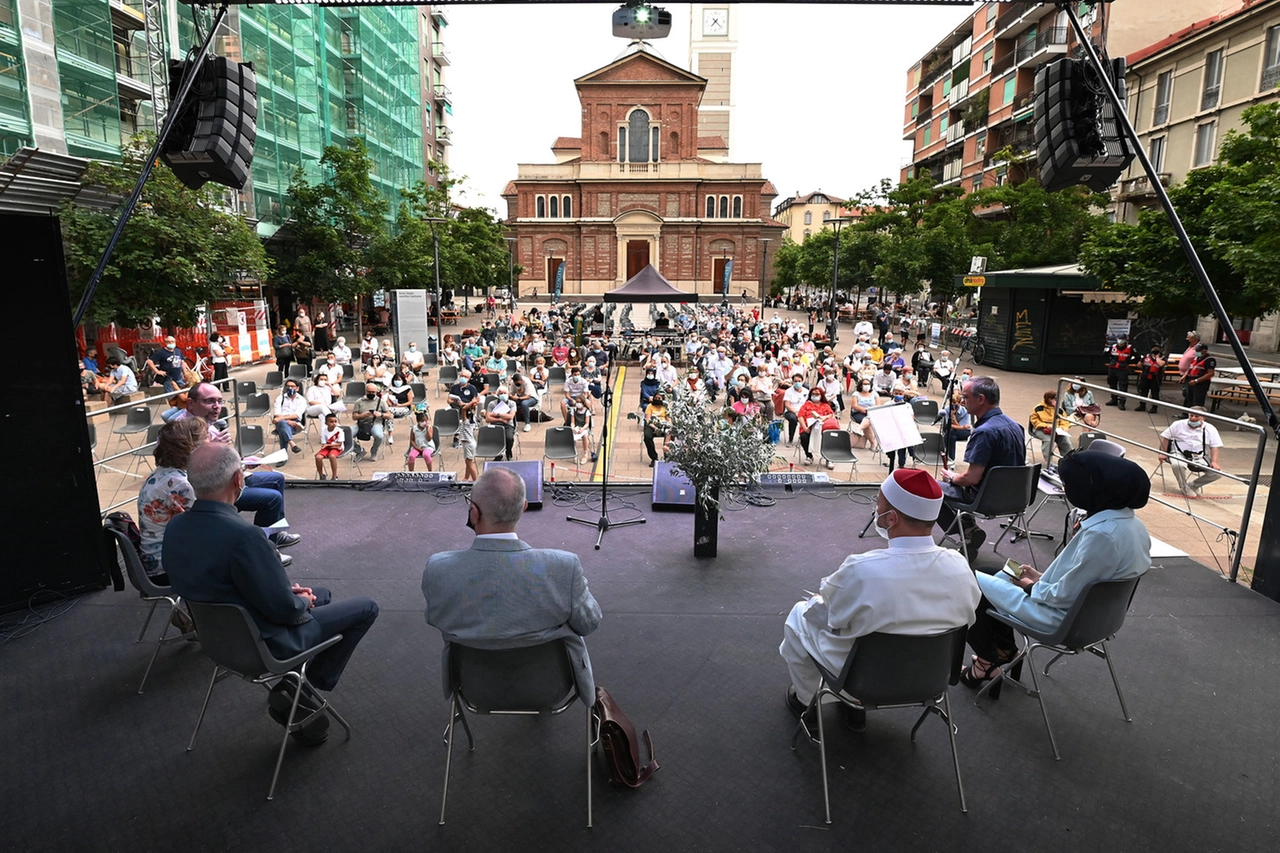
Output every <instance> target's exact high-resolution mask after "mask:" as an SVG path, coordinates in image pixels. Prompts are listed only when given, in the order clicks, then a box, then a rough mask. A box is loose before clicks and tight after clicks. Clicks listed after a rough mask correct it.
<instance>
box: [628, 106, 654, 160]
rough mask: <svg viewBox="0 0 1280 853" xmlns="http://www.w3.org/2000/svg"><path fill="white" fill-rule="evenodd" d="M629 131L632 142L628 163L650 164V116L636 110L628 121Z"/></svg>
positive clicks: (629, 145)
mask: <svg viewBox="0 0 1280 853" xmlns="http://www.w3.org/2000/svg"><path fill="white" fill-rule="evenodd" d="M627 126H628V127H627V131H628V136H629V137H630V142H629V143H628V144H627V161H628V162H631V163H648V162H649V114H648V113H647V112H645V111H644V110H636V111H635V112H633V113H632V114H631V117H630V118H628V119H627Z"/></svg>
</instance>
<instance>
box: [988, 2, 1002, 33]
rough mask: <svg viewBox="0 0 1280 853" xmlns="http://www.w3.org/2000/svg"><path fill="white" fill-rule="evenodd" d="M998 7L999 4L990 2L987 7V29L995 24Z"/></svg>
mask: <svg viewBox="0 0 1280 853" xmlns="http://www.w3.org/2000/svg"><path fill="white" fill-rule="evenodd" d="M999 9H1000V6H999V4H997V3H992V4H991V5H990V6H988V7H987V29H991V28H992V27H994V26H995V25H996V15H998V14H999Z"/></svg>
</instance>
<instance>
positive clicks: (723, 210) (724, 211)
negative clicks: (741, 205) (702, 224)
mask: <svg viewBox="0 0 1280 853" xmlns="http://www.w3.org/2000/svg"><path fill="white" fill-rule="evenodd" d="M720 218H721V219H728V218H729V197H728V196H727V195H722V196H720Z"/></svg>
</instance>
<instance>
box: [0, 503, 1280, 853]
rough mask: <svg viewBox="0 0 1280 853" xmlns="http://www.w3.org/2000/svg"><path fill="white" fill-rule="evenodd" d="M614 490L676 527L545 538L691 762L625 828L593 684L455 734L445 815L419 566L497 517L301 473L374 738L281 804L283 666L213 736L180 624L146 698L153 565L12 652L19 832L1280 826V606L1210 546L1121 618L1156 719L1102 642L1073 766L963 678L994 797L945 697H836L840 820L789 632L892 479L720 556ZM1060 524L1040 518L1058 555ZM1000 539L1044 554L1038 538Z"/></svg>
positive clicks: (20, 838) (225, 716)
mask: <svg viewBox="0 0 1280 853" xmlns="http://www.w3.org/2000/svg"><path fill="white" fill-rule="evenodd" d="M588 494H598V492H588ZM615 494H616V495H618V497H619V498H623V499H625V500H627V501H630V502H631V503H632V504H634V505H635V506H636V507H637V508H639V509H640V510H643V511H644V513H645V514H646V515H647V517H648V523H647V524H644V525H638V526H635V527H627V528H623V529H617V530H612V531H610V532H609V533H608V534H607V535H606V536H605V547H604V549H603V550H602V551H599V552H596V551H593V550H592V545H593V544H594V542H595V530H594V529H592V528H589V527H580V526H578V525H572V524H568V523H566V521H565V516H566V515H567V514H570V513H572V514H576V515H585V516H587V517H594V516H595V515H597V514H598V508H587V507H568V506H560V507H557V506H554V505H553V504H552V503H551V501H550V500H548V504H547V507H546V508H545V509H543V510H542V511H541V512H537V513H531V514H529V515H528V516H527V517H526V519H525V521H524V523H523V525H522V534H523V537H524V538H525V539H526V540H527V541H529V542H530V543H532V544H534V545H535V546H555V547H562V548H568V549H572V550H575V551H577V552H578V553H579V554H581V556H582V560H583V563H584V564H585V565H586V568H587V573H588V577H589V580H590V584H591V588H592V590H593V592H594V593H595V595H596V597H597V598H598V599H599V600H600V603H601V606H602V607H603V609H604V613H605V617H604V622H603V623H602V625H601V627H600V629H599V631H597V632H596V633H595V634H593V635H592V636H591V637H590V638H589V639H588V644H589V646H590V650H591V657H592V660H593V662H594V665H595V670H596V677H597V680H598V682H599V683H601V684H603V685H605V686H607V687H608V688H609V689H610V690H611V691H612V692H613V694H614V696H615V697H616V698H617V699H618V701H619V702H620V703H621V704H622V706H623V707H624V708H625V709H626V711H627V712H628V713H629V714H630V715H631V716H632V718H633V719H634V720H635V721H636V723H637V724H639V725H640V726H647V727H649V728H650V729H652V731H653V734H654V740H655V742H656V746H657V754H658V758H659V759H660V761H661V763H662V770H661V771H660V772H659V773H658V774H657V775H656V776H655V777H654V779H653V780H652V781H651V782H649V783H648V784H647V785H646V786H645V787H644V788H642V789H640V790H637V791H632V790H621V791H619V790H614V789H610V788H608V787H607V785H606V784H605V783H603V782H602V781H600V780H599V779H598V778H597V786H596V789H595V793H596V800H595V803H596V808H595V824H596V825H595V828H594V829H591V830H588V829H586V828H585V825H584V824H585V819H584V818H585V791H584V779H583V756H582V729H583V723H582V719H583V716H582V711H581V709H580V707H576V708H575V709H573V710H571V711H570V712H569V713H568V714H567V715H566V716H565V717H560V718H555V719H550V720H547V719H543V720H533V719H493V718H481V719H479V720H474V721H473V722H472V726H473V730H474V732H475V735H476V751H475V752H474V753H466V752H465V750H460V751H455V755H454V773H453V781H452V783H451V785H450V798H449V800H450V801H449V823H448V824H447V825H445V826H443V827H441V826H437V824H436V820H437V816H438V811H439V797H440V788H441V781H442V777H443V772H444V748H443V746H442V744H441V740H440V734H441V731H442V729H443V727H444V724H445V721H446V707H445V701H444V697H443V696H442V695H441V688H440V673H439V660H440V655H439V652H440V640H439V637H438V635H437V633H436V632H435V630H434V629H431V628H429V627H428V626H427V625H426V624H425V622H424V620H423V615H422V609H423V601H422V595H421V592H420V589H419V583H420V579H421V571H422V566H423V564H424V562H425V560H426V558H427V555H428V554H430V553H432V552H433V551H436V550H440V549H448V548H460V547H467V546H468V544H469V543H470V541H471V535H472V534H471V532H470V531H469V530H467V529H466V528H465V527H464V526H463V522H464V509H463V505H462V503H461V502H460V501H458V500H457V499H456V497H455V498H453V500H454V501H455V502H453V503H451V504H450V503H446V502H442V501H441V500H440V499H439V498H438V497H437V496H436V495H433V494H430V493H418V494H406V493H398V492H364V493H359V492H355V491H349V490H343V489H337V488H305V489H299V488H294V489H290V490H289V492H288V515H289V519H290V520H291V521H292V522H293V523H294V525H295V528H294V529H295V530H297V531H300V532H302V533H303V534H304V538H303V541H302V542H301V543H300V544H299V545H297V546H296V547H294V548H292V549H290V552H289V553H291V554H293V555H294V558H295V563H294V565H293V568H292V575H293V577H294V579H295V580H297V581H299V582H301V583H303V584H308V585H310V584H323V585H327V586H330V587H331V588H332V589H333V590H334V593H335V596H337V597H341V596H344V595H351V594H356V593H365V594H369V595H372V596H373V597H374V598H375V599H376V600H377V601H378V602H379V603H380V605H381V608H382V615H381V617H380V619H379V621H378V624H377V625H375V626H374V628H373V630H372V631H371V632H370V633H369V635H368V636H367V637H366V639H365V641H364V642H363V644H362V645H361V646H360V649H359V650H358V651H357V652H356V655H355V657H354V658H353V659H352V662H351V665H350V666H349V668H348V670H347V673H346V676H345V677H344V678H343V681H342V683H341V685H339V687H338V689H337V690H336V691H335V692H334V694H333V697H332V698H333V700H334V702H335V705H336V706H337V707H338V709H339V710H340V711H342V713H343V714H344V715H345V716H346V717H347V719H348V720H349V721H350V723H351V725H352V726H353V728H354V736H353V737H352V739H351V740H350V741H349V742H346V743H344V742H342V741H341V739H340V738H339V737H336V736H335V737H333V738H331V739H330V742H329V743H327V744H325V745H324V746H321V747H319V748H315V749H302V748H295V747H294V746H292V745H291V746H290V748H289V753H288V755H286V757H285V764H284V769H283V771H282V774H281V779H280V789H279V791H278V792H277V796H276V800H275V801H274V802H267V801H266V800H265V796H266V790H267V786H268V782H269V779H270V774H271V766H272V762H273V761H274V758H275V747H276V744H277V743H278V739H279V733H280V729H279V727H278V726H277V725H276V724H275V723H273V722H272V721H271V719H270V718H269V717H268V716H267V713H266V707H265V705H266V703H265V701H264V699H265V691H263V690H262V689H261V688H257V687H253V686H251V685H248V684H245V683H243V682H241V681H239V680H231V681H226V682H224V683H222V684H220V685H219V686H218V688H217V689H216V690H215V692H214V696H213V700H212V703H211V706H210V716H209V718H208V719H207V720H206V721H205V725H204V728H203V730H202V732H201V735H200V741H199V743H198V744H197V746H196V749H195V751H194V752H192V753H189V754H188V753H186V752H185V751H184V750H185V747H186V743H187V739H188V738H189V736H190V734H191V728H192V726H193V725H194V722H195V717H196V714H197V711H198V709H199V704H200V701H201V699H202V698H203V691H204V688H205V685H206V684H207V680H208V677H209V673H210V666H211V665H210V664H208V663H207V661H206V660H205V659H204V658H203V657H202V656H201V655H200V652H199V646H198V645H197V644H193V643H177V644H175V645H170V646H167V647H166V648H164V649H162V650H161V652H160V656H159V659H158V661H157V663H156V668H155V670H154V671H153V672H152V674H151V678H150V681H149V682H148V686H147V692H146V693H145V694H144V695H141V696H139V695H137V693H136V692H135V691H136V689H137V684H138V680H139V679H140V677H141V675H142V671H143V669H144V668H145V666H146V662H147V658H148V656H149V655H150V653H151V646H149V645H148V644H146V643H143V644H140V645H134V644H133V639H134V637H135V636H136V634H137V631H138V629H139V628H140V626H141V623H142V619H143V616H144V613H145V606H144V605H143V604H142V603H141V602H139V601H138V599H137V597H136V595H134V594H133V593H132V591H130V592H128V593H114V592H110V591H108V592H103V593H98V594H94V595H89V596H85V597H84V598H83V600H81V601H80V602H79V604H78V605H77V606H75V607H74V608H72V609H70V610H69V611H68V612H66V613H65V614H63V615H62V616H60V617H59V618H57V619H54V620H52V621H50V622H48V623H47V624H45V625H43V626H42V627H40V628H39V629H38V630H37V631H35V632H34V633H32V634H30V635H29V636H26V637H24V638H21V639H17V640H14V641H12V642H9V643H7V644H5V645H4V646H3V647H0V667H2V668H0V685H2V688H0V707H2V708H3V718H2V719H3V726H2V727H0V766H2V767H3V773H2V774H0V780H2V781H0V815H2V816H3V818H2V820H0V847H3V848H4V849H6V850H20V851H34V850H58V851H63V850H76V851H79V850H113V851H114V850H128V851H151V850H156V851H170V850H183V851H192V850H231V849H234V850H252V851H257V850H264V851H265V850H269V851H288V850H300V851H301V850H306V851H314V850H352V851H355V850H364V851H396V850H422V849H426V850H444V851H457V850H476V851H526V850H538V851H544V850H573V851H576V850H612V851H636V853H642V852H643V853H651V851H658V850H662V851H702V850H706V851H729V850H744V851H769V850H785V851H789V853H790V851H805V850H822V851H826V850H835V849H853V848H854V847H855V846H856V847H857V848H859V849H870V850H877V849H884V850H979V849H981V850H1014V849H1017V850H1028V851H1041V850H1073V851H1074V850H1106V851H1133V850H1162V851H1183V850H1186V851H1191V850H1194V851H1209V850H1230V851H1251V850H1257V851H1263V850H1266V851H1271V850H1275V849H1280V833H1278V832H1277V813H1278V811H1280V809H1278V808H1277V804H1278V803H1280V796H1278V794H1280V792H1278V791H1277V778H1278V774H1277V761H1278V758H1277V756H1278V755H1280V735H1278V734H1277V726H1276V725H1275V723H1274V718H1275V703H1276V700H1277V698H1280V678H1278V677H1277V674H1276V661H1277V660H1278V659H1280V604H1277V603H1275V602H1272V601H1270V600H1268V599H1265V598H1263V597H1261V596H1258V595H1256V594H1254V593H1252V592H1250V591H1249V590H1248V589H1245V588H1242V587H1239V586H1233V585H1231V584H1229V583H1227V582H1225V581H1223V580H1222V579H1221V578H1220V577H1218V575H1217V574H1215V573H1213V572H1211V571H1210V570H1208V569H1205V568H1204V567H1202V566H1198V565H1196V564H1194V563H1192V562H1190V561H1188V560H1185V559H1178V560H1159V561H1157V565H1156V566H1155V567H1154V568H1153V569H1152V570H1151V572H1150V573H1149V574H1148V575H1147V577H1146V579H1145V580H1144V581H1143V583H1142V585H1141V586H1140V587H1139V589H1138V593H1137V596H1136V598H1135V600H1134V602H1133V610H1132V612H1131V613H1130V615H1129V618H1128V622H1127V624H1126V625H1125V627H1124V629H1123V630H1122V631H1121V633H1120V635H1119V637H1118V638H1117V640H1116V641H1115V643H1114V644H1113V651H1114V653H1115V656H1116V666H1117V669H1118V671H1119V673H1120V677H1121V679H1122V683H1123V685H1124V687H1125V692H1126V698H1127V699H1128V702H1129V707H1130V710H1131V712H1132V714H1133V720H1134V721H1133V722H1132V723H1126V722H1124V720H1123V718H1122V717H1121V713H1120V708H1119V705H1118V703H1117V702H1116V698H1115V695H1114V691H1113V690H1112V688H1111V684H1110V680H1109V678H1108V676H1107V671H1106V665H1105V664H1104V663H1103V662H1101V661H1099V660H1096V659H1093V658H1088V659H1081V660H1068V661H1065V662H1062V663H1060V664H1059V665H1058V666H1056V667H1055V668H1054V669H1053V671H1052V676H1051V677H1050V678H1049V679H1047V682H1046V683H1047V684H1048V687H1047V695H1048V698H1049V702H1050V706H1049V707H1050V712H1051V714H1052V716H1053V720H1054V725H1055V729H1056V730H1057V733H1058V738H1059V743H1060V745H1061V748H1062V754H1063V758H1062V761H1060V762H1056V761H1054V760H1053V754H1052V751H1051V749H1050V747H1049V742H1048V739H1047V737H1046V735H1045V732H1044V726H1043V723H1042V721H1041V718H1040V713H1039V710H1038V708H1037V706H1036V704H1035V702H1034V700H1032V699H1030V698H1028V697H1026V696H1025V695H1023V694H1021V693H1020V692H1019V691H1016V690H1014V689H1011V688H1010V689H1005V691H1004V694H1003V696H1002V697H1001V698H1000V700H999V701H998V702H994V703H991V702H984V704H983V706H982V707H981V708H976V707H975V706H974V705H973V702H972V694H971V693H970V692H969V691H968V690H966V689H965V688H964V687H962V686H958V687H955V688H952V691H951V698H952V703H953V706H954V708H955V712H956V713H955V718H956V723H957V725H958V726H959V733H958V735H957V739H958V745H959V750H960V762H961V767H962V770H963V773H964V780H965V785H966V789H967V793H968V799H969V809H970V811H969V813H968V814H967V815H964V814H961V813H960V811H959V807H958V801H957V797H956V792H955V784H954V779H953V776H952V769H951V764H950V760H951V759H950V754H949V750H948V748H947V740H946V736H945V732H944V731H943V727H942V725H941V724H939V723H938V722H937V721H936V720H933V719H931V720H928V721H926V723H925V725H924V726H923V728H922V729H921V732H920V735H919V738H918V742H917V743H916V744H915V745H914V746H913V745H912V744H911V743H910V742H909V740H908V732H909V729H910V727H911V725H912V724H913V723H914V721H915V714H913V713H912V712H910V711H898V712H892V711H890V712H882V713H873V714H871V715H870V721H869V724H868V726H867V731H866V732H865V733H863V734H854V733H852V732H850V731H848V730H846V729H844V728H843V727H842V726H841V725H840V724H839V718H838V717H837V716H836V714H835V713H834V712H830V711H828V714H829V717H828V720H829V721H830V722H831V725H830V727H829V730H828V731H829V736H830V740H831V749H830V755H831V757H832V764H831V781H832V791H831V797H832V806H833V815H834V818H835V823H834V824H833V825H832V826H831V827H826V826H824V824H823V822H822V783H821V777H820V769H819V759H818V753H817V750H816V749H815V748H813V747H811V746H809V745H807V744H802V745H801V746H800V748H799V749H798V750H797V751H796V752H794V753H793V752H792V751H791V750H790V749H789V746H788V744H789V740H790V736H791V732H792V727H793V724H794V718H793V717H792V716H791V715H790V713H789V712H788V711H787V710H786V709H785V708H784V706H783V691H784V689H785V687H786V684H787V678H786V670H785V667H784V666H783V664H782V661H781V659H780V658H779V657H778V654H777V646H778V643H779V640H780V638H781V631H782V619H783V614H784V613H785V611H786V610H787V609H788V608H789V607H790V605H791V604H792V603H793V602H794V601H796V600H797V599H799V598H800V597H801V596H802V592H801V591H802V590H803V589H805V588H809V589H813V588H814V585H815V584H817V583H818V579H819V578H820V577H822V576H823V575H825V574H828V573H830V572H831V571H833V570H834V569H835V568H836V567H837V566H838V565H839V563H840V561H841V560H842V559H843V557H844V556H845V555H846V554H847V553H849V552H850V551H861V550H867V549H870V548H874V547H878V545H879V540H878V539H876V538H875V536H874V533H873V534H871V536H869V537H868V538H866V539H862V540H859V539H857V532H858V531H859V530H860V529H861V528H862V525H863V524H865V523H866V520H867V518H868V506H867V501H869V499H870V498H871V497H872V496H873V495H874V492H873V491H872V490H871V489H867V490H865V491H860V492H852V491H839V492H837V491H827V492H825V493H817V494H802V495H795V496H785V495H779V498H780V499H779V501H778V503H777V504H776V505H775V506H773V507H769V508H760V507H754V506H748V507H744V508H742V509H741V510H740V511H733V512H730V513H729V514H728V517H727V518H726V520H725V521H723V522H722V523H721V544H720V556H719V557H718V558H717V559H715V560H709V561H697V560H695V559H693V557H692V544H693V532H692V527H693V519H692V517H691V516H689V515H684V514H654V513H652V512H650V511H649V492H648V489H647V488H646V489H644V490H636V489H628V490H621V491H617V492H615ZM1049 512H1050V510H1046V511H1045V513H1042V514H1041V517H1040V518H1038V519H1037V527H1039V528H1040V529H1042V530H1047V531H1053V532H1057V531H1058V530H1060V526H1061V516H1060V514H1059V515H1057V516H1053V517H1048V518H1046V517H1045V516H1046V515H1048V514H1049ZM611 514H612V517H613V519H614V520H615V521H616V520H622V519H624V518H627V517H629V516H630V514H631V513H630V512H629V511H628V510H626V509H622V508H615V509H614V510H613V512H612V513H611ZM990 529H991V528H989V530H990ZM991 536H992V538H994V533H992V534H991ZM1052 546H1053V543H1042V542H1041V543H1037V547H1039V548H1042V549H1045V550H1043V551H1042V552H1041V565H1042V566H1043V565H1044V564H1045V563H1047V562H1048V559H1049V555H1050V549H1051V548H1052ZM1001 550H1002V551H1003V552H1004V553H1005V554H1006V555H1009V556H1015V557H1020V558H1023V559H1025V557H1026V553H1027V551H1026V544H1025V543H1019V544H1017V545H1014V546H1009V545H1008V544H1007V543H1006V544H1004V545H1002V546H1001ZM11 616H12V614H11ZM153 630H154V626H153Z"/></svg>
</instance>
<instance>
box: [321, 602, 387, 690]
mask: <svg viewBox="0 0 1280 853" xmlns="http://www.w3.org/2000/svg"><path fill="white" fill-rule="evenodd" d="M311 593H312V595H314V596H315V597H316V603H315V606H314V608H313V609H312V610H311V618H312V619H314V620H315V621H316V622H318V623H320V628H321V629H322V631H321V634H320V642H324V641H325V640H327V639H329V638H330V637H334V636H337V635H338V634H341V635H342V639H341V640H339V641H338V642H336V643H334V644H333V645H332V646H330V647H329V648H327V649H325V650H324V651H323V652H321V653H320V654H318V655H316V656H315V658H313V659H312V661H311V663H310V664H309V665H308V666H307V679H308V680H309V681H310V682H311V683H312V684H313V685H315V686H316V687H317V688H319V689H320V690H332V689H333V688H335V687H337V686H338V679H339V678H341V677H342V671H343V670H344V669H346V666H347V661H349V660H350V659H351V655H352V653H353V652H354V651H355V650H356V646H358V645H359V644H360V640H361V639H363V638H364V635H365V634H366V633H367V632H368V630H369V629H370V628H372V627H373V623H374V620H376V619H377V618H378V604H377V602H375V601H374V600H373V599H371V598H348V599H346V600H344V601H339V602H336V603H335V602H333V593H331V592H330V591H329V590H328V589H325V588H324V587H322V586H315V587H312V588H311Z"/></svg>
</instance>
